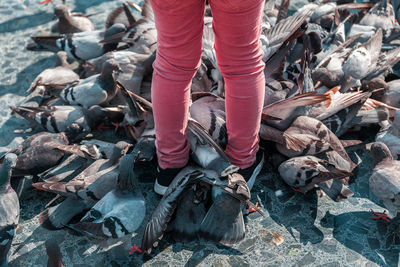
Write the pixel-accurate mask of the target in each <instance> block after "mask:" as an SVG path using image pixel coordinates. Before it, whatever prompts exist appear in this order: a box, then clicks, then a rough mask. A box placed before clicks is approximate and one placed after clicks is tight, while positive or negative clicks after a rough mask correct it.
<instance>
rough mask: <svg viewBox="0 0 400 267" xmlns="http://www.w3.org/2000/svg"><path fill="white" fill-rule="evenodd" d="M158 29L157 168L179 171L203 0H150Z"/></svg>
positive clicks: (154, 98) (155, 87)
mask: <svg viewBox="0 0 400 267" xmlns="http://www.w3.org/2000/svg"><path fill="white" fill-rule="evenodd" d="M151 4H152V7H153V10H154V16H155V23H156V28H157V41H158V42H157V56H156V60H155V62H154V64H153V67H154V73H153V81H152V89H151V92H152V102H153V112H154V122H155V130H156V147H157V156H158V164H159V165H160V167H161V168H163V169H166V168H179V167H182V166H184V165H185V164H186V163H187V161H188V159H189V149H190V145H189V143H188V141H187V139H186V126H187V120H188V110H189V99H190V85H191V81H192V78H193V76H194V75H195V73H196V71H197V69H198V67H199V66H200V58H201V51H202V50H201V44H202V35H203V24H204V22H203V21H204V20H203V16H204V6H205V1H204V0H151Z"/></svg>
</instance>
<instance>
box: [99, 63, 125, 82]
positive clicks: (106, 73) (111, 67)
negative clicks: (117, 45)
mask: <svg viewBox="0 0 400 267" xmlns="http://www.w3.org/2000/svg"><path fill="white" fill-rule="evenodd" d="M120 72H122V69H121V67H120V66H119V63H118V61H116V60H115V59H110V60H107V61H106V62H104V63H103V65H102V68H101V78H102V79H103V80H104V79H107V78H109V77H110V76H111V75H112V74H113V73H116V74H117V75H118V74H119V73H120Z"/></svg>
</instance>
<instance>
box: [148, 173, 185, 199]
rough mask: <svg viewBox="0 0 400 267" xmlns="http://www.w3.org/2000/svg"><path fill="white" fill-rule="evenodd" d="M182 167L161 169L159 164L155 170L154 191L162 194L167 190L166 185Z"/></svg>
mask: <svg viewBox="0 0 400 267" xmlns="http://www.w3.org/2000/svg"><path fill="white" fill-rule="evenodd" d="M182 169H183V167H182V168H174V169H161V168H160V166H157V171H156V182H155V183H154V191H155V192H156V193H157V194H159V195H162V196H163V195H164V194H165V191H167V189H168V186H169V185H170V184H171V182H172V180H174V178H175V177H176V175H177V174H178V173H179V172H180V171H181V170H182Z"/></svg>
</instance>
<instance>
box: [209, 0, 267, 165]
mask: <svg viewBox="0 0 400 267" xmlns="http://www.w3.org/2000/svg"><path fill="white" fill-rule="evenodd" d="M209 2H210V5H211V12H212V15H213V29H214V32H215V45H214V47H215V50H216V55H217V62H218V66H219V68H220V70H221V73H222V75H223V77H224V80H225V105H226V107H225V109H226V127H227V131H228V145H227V148H226V153H227V155H228V156H229V158H230V161H231V162H232V163H233V164H235V165H237V166H238V167H240V168H241V169H245V168H248V167H250V166H252V165H253V163H254V162H255V159H256V153H257V151H258V132H259V129H260V121H261V111H262V107H263V102H264V90H265V77H264V72H263V70H264V62H263V61H262V56H263V52H262V50H261V43H260V41H259V38H260V34H261V18H262V12H263V5H264V0H246V1H244V0H210V1H209Z"/></svg>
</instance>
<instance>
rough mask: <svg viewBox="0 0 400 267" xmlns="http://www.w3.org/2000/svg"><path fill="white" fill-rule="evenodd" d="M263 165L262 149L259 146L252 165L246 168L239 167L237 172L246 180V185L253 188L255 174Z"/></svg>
mask: <svg viewBox="0 0 400 267" xmlns="http://www.w3.org/2000/svg"><path fill="white" fill-rule="evenodd" d="M263 165H264V150H262V149H261V148H260V149H259V150H258V152H257V156H256V161H254V163H253V165H251V166H250V167H247V168H246V169H240V170H239V171H238V173H239V174H240V175H242V176H243V178H244V179H245V180H246V182H247V186H248V187H249V189H250V190H251V188H253V185H254V182H255V181H256V177H257V175H258V174H259V173H260V171H261V169H262V167H263Z"/></svg>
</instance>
